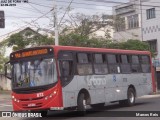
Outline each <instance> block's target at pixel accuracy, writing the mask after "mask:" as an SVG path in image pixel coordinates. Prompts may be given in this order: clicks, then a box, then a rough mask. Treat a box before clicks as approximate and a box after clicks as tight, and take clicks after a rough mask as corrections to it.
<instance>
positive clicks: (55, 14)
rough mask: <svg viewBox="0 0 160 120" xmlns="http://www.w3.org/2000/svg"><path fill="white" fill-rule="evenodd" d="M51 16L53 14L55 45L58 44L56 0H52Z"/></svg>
mask: <svg viewBox="0 0 160 120" xmlns="http://www.w3.org/2000/svg"><path fill="white" fill-rule="evenodd" d="M53 16H54V32H55V45H59V39H58V38H59V36H58V35H59V33H58V23H57V22H58V20H57V5H56V0H53Z"/></svg>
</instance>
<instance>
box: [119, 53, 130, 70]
mask: <svg viewBox="0 0 160 120" xmlns="http://www.w3.org/2000/svg"><path fill="white" fill-rule="evenodd" d="M120 62H121V64H120V67H121V72H122V73H131V65H130V59H129V55H120Z"/></svg>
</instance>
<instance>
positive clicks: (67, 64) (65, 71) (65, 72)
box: [61, 60, 73, 77]
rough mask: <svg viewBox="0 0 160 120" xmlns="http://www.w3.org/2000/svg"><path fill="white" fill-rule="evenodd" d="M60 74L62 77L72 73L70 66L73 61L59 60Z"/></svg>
mask: <svg viewBox="0 0 160 120" xmlns="http://www.w3.org/2000/svg"><path fill="white" fill-rule="evenodd" d="M61 66H62V67H61V74H62V76H63V77H68V76H71V75H72V69H73V68H72V66H73V62H72V61H65V60H63V61H61Z"/></svg>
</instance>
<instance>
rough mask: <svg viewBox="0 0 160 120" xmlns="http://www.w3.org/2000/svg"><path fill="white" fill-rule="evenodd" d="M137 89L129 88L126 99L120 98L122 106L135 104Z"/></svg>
mask: <svg viewBox="0 0 160 120" xmlns="http://www.w3.org/2000/svg"><path fill="white" fill-rule="evenodd" d="M135 97H136V95H135V90H134V89H133V88H128V91H127V99H126V100H120V101H119V104H120V105H121V106H133V105H134V104H135Z"/></svg>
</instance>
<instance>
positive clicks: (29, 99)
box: [20, 97, 43, 101]
mask: <svg viewBox="0 0 160 120" xmlns="http://www.w3.org/2000/svg"><path fill="white" fill-rule="evenodd" d="M42 98H43V97H40V98H28V99H20V101H31V100H39V99H42Z"/></svg>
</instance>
